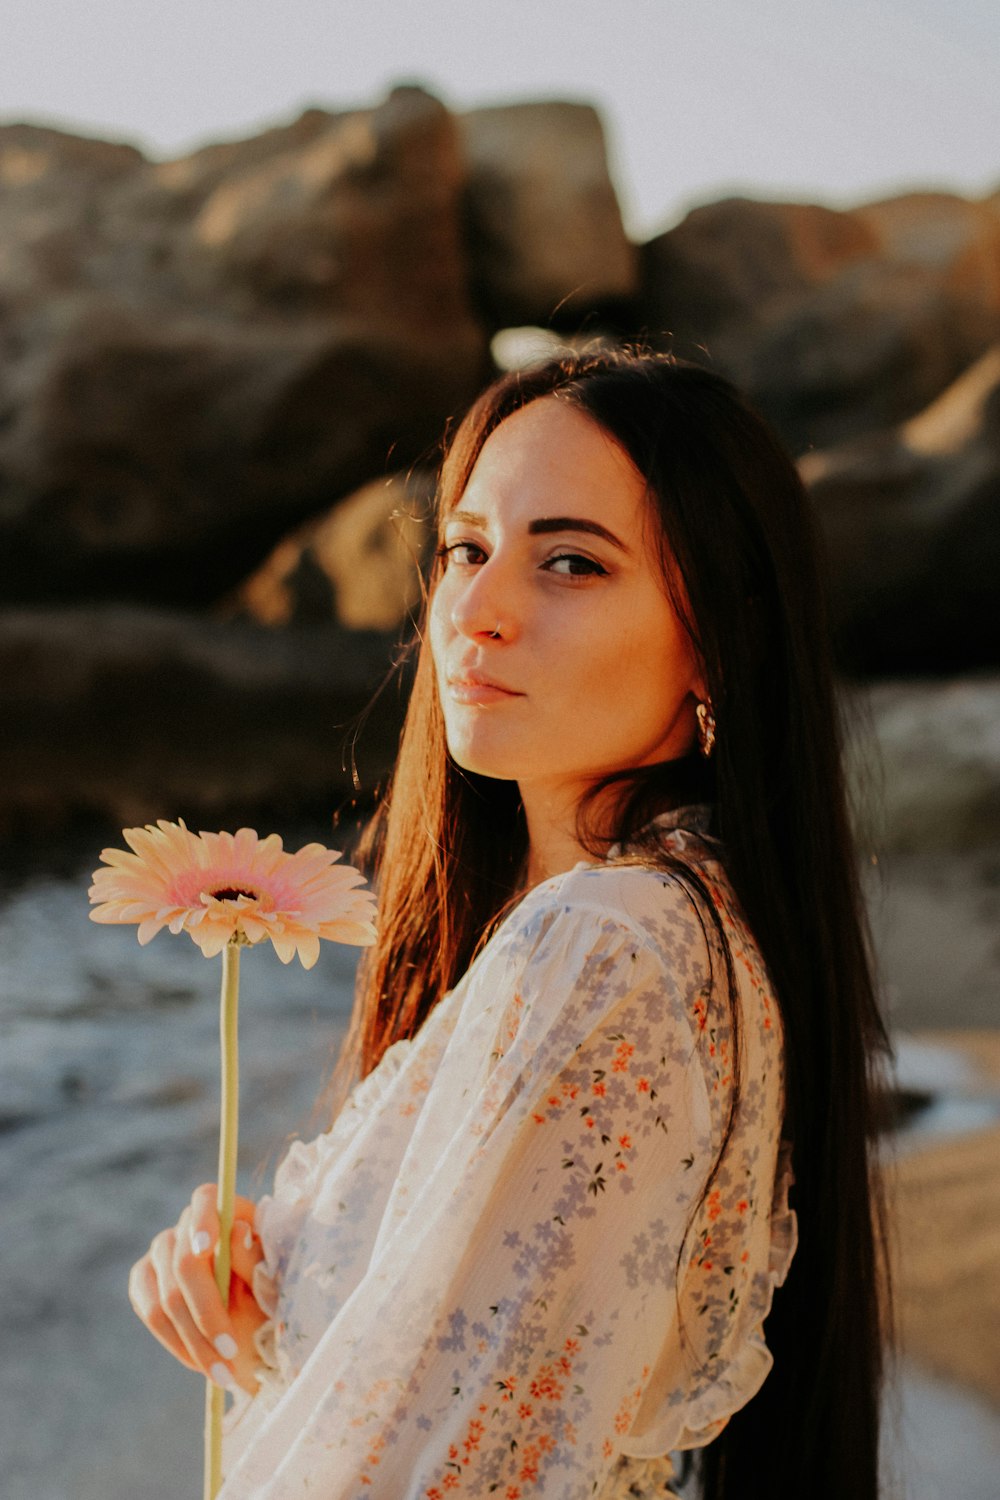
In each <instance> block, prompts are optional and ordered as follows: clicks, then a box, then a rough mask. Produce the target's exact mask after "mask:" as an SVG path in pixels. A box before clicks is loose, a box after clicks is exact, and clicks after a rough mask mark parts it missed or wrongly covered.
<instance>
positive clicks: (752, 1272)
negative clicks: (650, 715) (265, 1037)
mask: <svg viewBox="0 0 1000 1500" xmlns="http://www.w3.org/2000/svg"><path fill="white" fill-rule="evenodd" d="M707 815H708V809H707V808H704V807H701V806H699V807H696V808H684V809H678V810H676V811H675V813H673V814H670V815H667V816H666V817H665V818H661V819H658V820H657V821H658V822H659V823H661V824H663V826H664V828H665V830H666V832H665V837H666V840H667V843H668V845H669V846H670V847H671V848H672V849H674V850H675V851H676V852H677V853H680V854H682V855H683V856H684V858H686V859H687V860H689V861H690V862H692V863H693V864H695V865H696V867H697V869H698V871H699V873H700V874H701V876H702V877H703V879H704V880H705V881H706V883H707V884H708V887H709V889H710V892H711V896H712V900H713V902H714V904H715V906H716V907H717V909H718V910H719V912H720V914H721V916H722V918H723V921H724V924H725V930H726V933H727V937H728V939H729V941H730V943H731V945H732V951H733V956H734V958H735V961H736V963H735V967H736V974H737V979H738V1004H739V1007H740V1016H741V1024H742V1037H741V1042H742V1053H743V1061H742V1068H741V1078H742V1100H741V1104H740V1108H739V1110H738V1112H737V1115H736V1121H735V1126H734V1130H733V1133H732V1135H731V1137H730V1140H729V1143H728V1145H727V1147H726V1150H725V1152H724V1153H723V1156H722V1160H721V1164H720V1167H719V1170H718V1172H717V1174H716V1176H715V1179H714V1182H713V1183H712V1185H711V1188H710V1191H709V1192H708V1194H707V1196H706V1197H705V1201H704V1202H703V1203H702V1204H701V1206H700V1208H699V1207H697V1205H698V1203H699V1199H700V1198H701V1195H702V1191H703V1189H704V1187H705V1185H706V1182H707V1179H708V1177H709V1174H710V1172H711V1169H712V1166H713V1163H714V1162H715V1160H716V1156H717V1154H718V1151H719V1147H720V1145H721V1141H722V1137H723V1133H724V1129H725V1124H726V1117H727V1112H728V1109H729V1102H730V1094H731V1089H732V1055H731V1030H730V1023H729V1020H728V1014H727V1004H726V987H725V973H726V970H725V962H724V957H723V952H722V949H721V946H720V944H719V940H718V935H717V933H716V932H715V929H714V926H713V924H712V923H711V922H710V920H709V918H708V916H707V914H705V913H704V912H702V911H700V910H699V905H700V903H701V901H702V899H703V898H700V897H695V896H694V895H693V894H692V893H691V892H690V888H689V887H688V886H687V885H685V884H684V883H683V882H682V881H681V880H680V879H679V878H678V877H676V876H675V875H672V874H670V873H667V872H663V871H660V870H658V869H654V868H651V867H649V866H644V865H637V864H628V863H623V862H620V861H616V860H614V859H611V860H609V861H607V862H605V863H602V864H597V865H587V864H580V865H577V866H576V867H575V868H574V869H573V870H571V871H568V872H567V873H565V874H563V875H560V876H557V877H555V878H554V879H552V880H548V881H545V882H543V883H542V884H541V885H539V886H536V887H535V888H534V889H533V890H532V891H531V892H530V893H529V894H528V895H527V896H526V897H525V898H524V900H523V901H522V902H521V904H520V905H519V906H518V907H517V908H516V909H515V910H514V911H513V912H512V913H511V914H510V915H509V916H508V917H507V919H506V920H505V921H504V922H503V924H502V925H501V927H500V928H499V929H498V931H497V932H496V933H495V934H494V936H493V937H492V939H491V940H490V942H489V943H488V944H487V945H486V946H485V947H484V948H483V950H482V951H481V953H480V954H479V955H478V957H477V958H476V960H475V962H474V963H473V964H472V966H471V967H470V969H469V971H468V972H467V973H466V974H465V976H464V977H463V978H462V980H461V981H460V982H459V983H458V985H456V987H455V989H454V990H452V991H451V992H450V993H449V994H448V995H447V996H445V998H444V999H443V1000H442V1001H441V1002H440V1004H439V1005H438V1006H437V1007H436V1008H435V1009H434V1011H432V1013H431V1015H430V1017H429V1018H428V1020H427V1021H426V1022H425V1024H424V1026H423V1027H422V1028H421V1030H420V1032H419V1033H418V1035H417V1036H416V1037H415V1038H414V1039H413V1041H408V1042H397V1043H396V1044H395V1045H394V1046H393V1047H391V1048H390V1049H389V1051H388V1052H387V1053H386V1055H385V1057H384V1058H383V1060H382V1062H381V1063H380V1065H379V1066H378V1068H376V1069H375V1071H374V1072H373V1073H372V1074H371V1075H370V1076H369V1077H368V1078H367V1079H365V1080H364V1081H363V1082H362V1083H361V1084H360V1085H359V1086H358V1087H357V1088H356V1089H355V1091H354V1093H353V1094H352V1095H351V1098H350V1100H349V1101H348V1104H347V1105H346V1106H345V1108H344V1110H343V1111H342V1112H341V1114H340V1116H339V1117H338V1119H337V1121H336V1123H335V1124H334V1126H333V1128H332V1129H331V1130H330V1131H328V1132H327V1133H326V1134H324V1135H322V1136H320V1137H319V1138H318V1139H316V1140H315V1141H312V1142H310V1143H308V1144H304V1143H301V1142H297V1143H295V1144H294V1145H293V1146H292V1147H291V1149H290V1151H289V1152H288V1154H287V1156H286V1157H285V1159H284V1161H283V1162H282V1164H281V1166H280V1167H279V1169H278V1172H277V1175H276V1180H275V1189H274V1194H273V1195H272V1196H271V1197H268V1198H264V1199H262V1200H261V1203H260V1204H259V1206H258V1226H259V1231H260V1235H261V1239H262V1242H263V1245H264V1249H265V1261H264V1263H263V1265H262V1267H260V1268H259V1277H258V1284H257V1286H256V1287H255V1290H256V1291H257V1295H258V1300H259V1301H260V1302H261V1305H262V1306H263V1307H264V1308H265V1310H267V1311H269V1312H270V1313H271V1314H272V1317H271V1320H270V1321H269V1323H268V1324H266V1325H265V1327H264V1329H263V1330H262V1331H261V1335H260V1338H259V1345H260V1348H261V1353H262V1355H263V1357H264V1359H265V1361H266V1364H265V1366H264V1367H263V1368H262V1370H261V1376H262V1385H261V1389H260V1390H259V1391H258V1393H257V1395H256V1396H255V1397H253V1398H250V1397H248V1396H246V1395H239V1396H237V1398H236V1404H235V1406H234V1407H233V1408H232V1410H231V1411H230V1412H229V1413H228V1414H227V1417H226V1422H225V1428H226V1436H225V1451H224V1472H225V1474H226V1479H225V1483H224V1485H223V1488H222V1491H221V1500H249V1497H253V1500H307V1497H310V1496H322V1497H323V1500H361V1497H367V1500H451V1497H454V1500H482V1497H487V1496H498V1497H500V1500H537V1497H544V1500H583V1497H591V1496H593V1497H595V1500H618V1497H625V1496H649V1497H651V1496H653V1495H669V1493H670V1491H669V1489H668V1488H667V1487H666V1486H667V1484H668V1483H669V1479H670V1476H671V1474H672V1472H673V1471H672V1466H671V1463H670V1460H669V1457H668V1455H669V1454H670V1453H671V1452H674V1451H676V1450H678V1449H683V1448H691V1447H698V1446H701V1445H703V1444H705V1443H707V1442H709V1441H710V1440H711V1439H712V1437H714V1436H715V1435H716V1434H717V1433H718V1432H719V1431H721V1429H722V1427H724V1426H725V1423H726V1422H727V1421H728V1419H729V1417H730V1416H731V1415H732V1414H733V1413H734V1412H735V1411H737V1410H738V1409H739V1408H740V1407H741V1406H743V1405H744V1404H745V1403H746V1402H747V1401H748V1400H749V1399H750V1397H751V1396H753V1395H754V1393H755V1392H756V1391H757V1390H758V1388H759V1387H760V1385H761V1383H762V1382H763V1380H764V1378H765V1376H766V1374H767V1371H768V1369H769V1368H770V1365H771V1356H770V1354H769V1353H768V1350H767V1346H766V1344H765V1341H764V1337H763V1329H762V1323H763V1320H764V1318H765V1316H766V1314H767V1312H768V1310H769V1308H770V1304H771V1297H772V1293H773V1289H774V1287H775V1286H776V1285H780V1283H781V1282H782V1281H783V1280H784V1277H785V1274H786V1272H787V1269H788V1265H789V1263H790V1261H791V1258H792V1255H793V1253H794V1250H795V1241H796V1224H795V1214H794V1210H791V1209H790V1208H789V1207H788V1202H787V1193H788V1188H789V1186H790V1184H791V1182H792V1181H793V1178H792V1175H791V1165H790V1147H789V1144H788V1143H787V1142H783V1141H782V1140H781V1124H782V1115H783V1107H784V1081H783V1053H782V1036H781V1027H780V1015H779V1011H778V1009H777V1006H776V1004H775V1003H774V1001H773V998H772V995H771V992H770V985H769V981H768V976H767V974H766V971H765V968H764V965H763V962H762V960H761V957H760V954H759V952H758V950H757V948H756V946H755V944H754V942H753V939H752V938H751V936H750V934H749V932H748V931H747V929H746V926H745V923H744V921H743V919H742V916H741V914H740V912H739V909H738V906H737V903H736V900H735V897H734V895H733V893H732V891H731V888H730V887H729V885H728V882H727V880H726V876H725V872H724V869H723V867H722V864H721V863H720V861H719V858H718V855H719V852H720V846H719V845H718V844H717V843H716V841H715V840H712V839H709V838H708V837H707V836H705V830H706V828H707ZM682 825H684V826H682Z"/></svg>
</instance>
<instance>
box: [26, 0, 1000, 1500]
mask: <svg viewBox="0 0 1000 1500" xmlns="http://www.w3.org/2000/svg"><path fill="white" fill-rule="evenodd" d="M4 30H5V35H4V44H3V49H2V52H0V111H2V118H0V840H2V842H0V1133H2V1148H3V1150H2V1155H0V1186H2V1192H3V1213H2V1216H0V1326H2V1328H3V1339H2V1345H0V1347H2V1354H0V1493H2V1494H3V1495H4V1496H5V1497H9V1500H28V1497H30V1500H119V1497H121V1500H124V1497H125V1496H128V1497H130V1500H134V1497H140V1500H145V1497H148V1500H166V1497H167V1496H170V1497H174V1496H176V1495H177V1494H180V1493H185V1492H187V1493H190V1494H195V1493H197V1492H198V1485H199V1483H200V1478H199V1476H200V1450H201V1426H200V1409H201V1383H200V1381H198V1380H197V1379H196V1378H195V1377H193V1376H191V1375H190V1374H188V1373H187V1372H184V1371H182V1370H180V1369H179V1368H177V1367H175V1366H174V1364H173V1362H172V1361H171V1360H170V1358H169V1356H168V1355H166V1354H165V1353H163V1352H162V1351H161V1350H160V1349H159V1348H158V1346H157V1345H156V1344H154V1343H153V1341H152V1340H151V1339H150V1338H149V1336H148V1335H147V1334H146V1333H145V1332H144V1331H143V1330H142V1329H141V1327H140V1325H139V1324H138V1322H137V1320H136V1319H135V1318H134V1316H133V1315H132V1313H131V1311H130V1309H129V1307H128V1304H127V1298H126V1277H127V1272H128V1268H129V1266H130V1265H131V1264H132V1262H133V1261H134V1260H135V1259H137V1258H138V1256H139V1255H140V1254H142V1253H143V1251H144V1250H145V1249H146V1247H147V1245H148V1243H149V1240H150V1239H151V1238H152V1236H153V1234H154V1233H156V1232H157V1230H158V1229H160V1228H161V1227H163V1226H164V1225H165V1224H167V1223H168V1222H173V1220H174V1219H175V1218H176V1216H177V1214H178V1212H179V1211H180V1208H181V1207H182V1206H183V1204H184V1202H185V1201H186V1199H187V1197H188V1194H189V1192H190V1190H191V1188H192V1187H193V1186H194V1185H195V1184H196V1183H198V1182H200V1181H203V1180H206V1179H211V1178H214V1175H215V1160H214V1157H215V1138H216V1122H217V1097H216V1089H217V1085H216V1067H217V1062H216V1056H217V1044H216V1025H217V1022H216V986H217V983H218V975H217V973H216V968H215V966H206V965H205V964H204V963H203V961H202V960H201V958H200V955H199V954H198V952H197V950H196V949H195V948H194V946H193V945H192V944H191V943H190V942H189V941H188V940H187V939H186V938H183V937H182V938H178V939H176V940H173V941H171V940H170V939H169V938H168V937H164V936H161V937H160V938H159V939H158V940H157V942H156V943H155V944H154V945H153V946H152V948H150V949H148V950H145V951H143V952H140V950H139V949H138V947H137V945H136V943H135V938H134V934H133V933H132V932H131V931H130V930H125V929H121V930H118V929H98V928H95V927H93V926H92V925H91V924H90V923H89V922H88V920H87V900H86V888H87V885H88V883H89V875H90V872H91V871H92V870H93V868H94V866H95V865H96V863H97V857H98V853H99V851H100V849H101V847H102V846H104V845H107V844H120V843H121V837H120V830H121V828H122V826H123V825H128V824H132V823H136V822H144V821H147V820H151V819H155V818H157V817H167V818H171V819H173V818H177V817H184V818H186V819H187V820H188V821H189V822H191V823H192V824H193V825H195V826H196V827H225V826H237V825H238V824H239V823H252V824H254V826H256V827H258V828H259V829H260V830H261V831H262V832H265V831H270V830H271V829H274V830H276V831H279V832H281V833H282V834H283V835H284V836H285V839H286V842H287V843H288V844H289V846H291V847H297V845H298V843H299V842H304V841H306V840H307V839H310V838H319V839H321V840H324V841H326V842H331V841H332V842H334V843H338V841H339V843H340V844H343V843H344V842H345V841H349V839H350V837H351V833H352V829H353V828H354V827H355V826H356V822H357V819H358V818H359V817H360V816H361V815H363V813H364V810H365V807H366V806H367V805H368V803H369V802H370V798H371V795H372V792H373V788H374V787H375V786H376V784H377V783H378V781H379V779H380V778H381V777H383V776H384V774H385V772H386V770H387V769H388V768H389V767H390V766H391V763H392V759H393V755H394V751H395V746H396V742H397V736H398V731H399V725H400V721H401V714H402V710H403V706H404V698H405V681H402V682H400V681H398V680H396V679H393V680H392V681H390V680H389V678H390V673H391V669H392V666H393V663H394V662H395V661H396V660H397V659H398V657H399V654H400V643H401V641H402V640H403V639H405V637H406V634H407V629H408V623H409V618H410V611H411V610H412V609H413V607H414V605H415V603H416V602H417V600H418V598H419V568H420V566H421V565H422V564H423V562H424V560H425V558H426V555H427V544H428V541H429V538H428V528H427V526H426V522H425V518H426V514H427V505H428V501H429V496H430V493H431V489H432V486H433V477H434V467H435V462H436V458H437V452H438V447H437V445H438V442H439V440H440V438H441V435H442V433H443V431H444V429H445V426H446V423H448V422H449V421H452V422H453V421H454V420H456V419H457V418H458V417H460V415H461V414H462V412H463V410H464V409H465V407H466V405H467V404H468V403H469V401H470V400H471V399H472V397H473V396H474V395H475V394H476V392H477V391H478V390H479V389H480V388H481V387H482V385H484V384H485V383H486V382H487V381H488V380H489V379H490V377H491V376H492V375H493V374H494V373H495V371H497V370H498V369H501V368H510V367H513V366H517V365H519V364H523V363H525V362H528V361H530V360H531V359H533V358H536V357H538V356H540V355H543V354H545V353H547V352H548V351H550V350H551V349H553V348H558V347H560V346H562V345H564V344H578V343H580V342H588V341H594V340H612V341H613V340H616V339H622V338H627V339H635V338H643V339H645V340H647V341H648V342H650V343H652V344H653V345H654V346H656V347H659V348H664V349H668V348H669V349H673V350H674V351H675V352H676V353H678V354H680V355H683V356H685V357H688V358H694V359H698V360H700V361H702V362H704V363H706V364H707V365H709V366H711V367H712V368H715V369H718V370H721V371H723V372H724V373H726V374H727V375H730V376H731V377H733V378H734V379H735V380H736V381H737V382H738V383H739V384H741V385H742V386H743V387H744V388H745V389H746V390H747V391H748V393H749V394H750V396H751V397H752V399H753V400H754V401H755V402H756V404H757V405H758V407H759V408H760V409H761V410H762V411H763V413H764V414H765V415H766V416H767V417H768V418H769V419H770V420H771V421H772V422H773V424H774V425H775V426H776V428H777V429H778V431H779V432H780V433H781V435H782V437H783V438H784V440H785V442H786V444H787V445H788V447H789V449H790V450H791V452H792V453H793V454H794V456H795V457H796V459H797V461H798V462H799V465H800V467H801V472H802V474H803V477H804V479H805V482H806V484H807V486H808V488H809V491H810V494H811V496H812V499H813V502H814V504H815V508H816V514H817V517H818V520H819V523H820V528H821V532H822V535H823V538H824V542H825V546H826V549H827V554H828V558H829V567H830V578H831V599H832V611H833V627H834V632H835V638H836V644H837V652H838V659H839V663H840V672H841V687H842V694H843V701H844V707H845V712H846V714H847V715H848V717H849V720H850V723H851V725H852V726H853V733H852V741H851V767H852V780H853V785H854V790H855V800H856V804H857V819H858V833H859V857H860V858H861V860H862V865H863V870H864V877H865V883H866V890H867V892H868V896H869V907H870V914H871V921H872V926H873V931H874V935H875V941H876V947H877V952H878V960H879V966H880V976H881V986H882V993H883V996H884V1002H885V1006H886V1009H887V1012H888V1015H889V1019H890V1024H891V1028H892V1033H893V1037H894V1041H895V1045H896V1053H897V1068H898V1078H899V1089H898V1094H897V1106H898V1107H897V1111H896V1114H897V1118H896V1120H895V1122H894V1128H893V1129H892V1130H891V1131H889V1132H887V1134H886V1137H885V1143H884V1144H885V1153H886V1158H887V1161H888V1163H889V1165H890V1170H891V1177H892V1184H893V1196H894V1203H895V1222H896V1233H897V1264H898V1280H899V1297H900V1308H901V1313H902V1330H903V1356H902V1359H901V1362H900V1368H899V1372H898V1376H897V1378H896V1379H895V1381H894V1383H893V1386H892V1389H891V1392H890V1399H889V1402H888V1408H887V1414H888V1417H889V1421H888V1426H887V1437H886V1465H885V1468H886V1481H885V1494H886V1496H887V1497H889V1496H893V1497H895V1496H899V1497H903V1496H905V1497H906V1500H938V1497H944V1496H945V1495H947V1496H949V1497H950V1496H953V1495H955V1494H959V1495H961V1496H963V1500H980V1497H981V1500H987V1497H990V1500H995V1495H996V1473H997V1472H998V1468H997V1466H998V1463H1000V1270H998V1267H1000V924H998V918H1000V597H998V595H1000V588H998V579H1000V154H998V145H997V143H998V140H1000V130H998V126H1000V107H998V104H997V99H998V98H1000V88H998V83H1000V80H998V77H997V58H998V57H1000V12H998V11H997V10H996V8H995V7H992V6H987V5H986V4H985V0H953V3H952V4H951V5H950V7H949V8H948V9H947V11H944V10H943V9H942V8H941V7H940V6H938V5H931V4H930V3H929V0H884V3H883V4H881V5H880V6H879V7H878V8H877V11H876V10H875V9H874V8H873V7H871V6H870V5H867V4H866V5H862V4H860V3H858V0H838V3H837V4H836V6H835V5H834V4H833V3H832V0H830V3H828V0H812V3H810V0H805V3H803V0H758V3H757V4H756V5H754V6H752V7H749V6H746V5H745V4H743V3H742V0H716V3H714V4H713V5H711V6H697V7H683V8H682V7H681V6H680V5H679V4H677V3H674V0H627V3H626V4H625V5H624V6H622V5H618V6H611V5H609V4H607V3H606V0H572V3H570V0H546V3H545V4H544V5H542V6H540V5H538V4H537V3H536V0H507V3H506V4H505V5H504V6H502V7H486V6H478V5H469V4H460V3H458V0H425V3H423V4H417V5H408V6H401V5H399V4H398V0H394V3H393V0H368V3H367V4H366V5H365V7H364V8H362V7H358V6H354V5H348V4H346V3H343V0H326V3H320V0H295V4H294V5H291V6H286V7H280V8H279V7H274V6H265V5H264V4H262V3H260V0H241V3H239V4H236V3H235V0H213V3H212V5H211V6H205V5H204V4H195V3H193V0H175V3H174V4H172V5H171V6H169V7H159V8H152V7H150V8H146V7H135V6H126V5H125V3H124V0H90V3H89V4H88V5H87V6H85V7H77V8H75V9H68V8H67V7H65V6H64V5H62V4H58V3H56V0H36V3H35V4H34V5H33V7H32V8H31V10H30V11H29V10H28V9H27V8H22V10H21V12H20V14H19V15H18V16H16V17H10V18H8V19H7V21H6V22H5V28H4ZM338 812H339V813H340V815H341V822H340V824H339V826H338V827H336V828H335V827H334V824H333V818H334V815H335V814H337V813H338ZM353 958H354V954H353V952H352V950H348V949H335V948H331V949H329V950H328V951H326V952H324V955H323V957H322V959H321V961H320V964H319V965H318V967H317V968H316V969H315V970H313V971H312V972H311V973H310V974H304V973H302V972H301V971H299V970H293V969H284V968H282V966H281V965H280V964H279V963H278V962H277V960H276V959H275V958H274V956H273V954H271V953H270V952H267V953H263V952H258V953H255V954H253V955H252V956H251V957H250V958H249V959H248V961H247V962H246V964H245V965H244V970H245V979H244V988H243V1021H242V1048H243V1064H244V1076H243V1108H242V1133H243V1134H242V1148H243V1149H242V1158H241V1183H240V1186H241V1189H242V1190H243V1191H246V1192H248V1193H250V1194H252V1195H257V1196H259V1194H260V1193H261V1192H263V1191H265V1190H266V1188H267V1186H268V1183H269V1178H270V1171H271V1169H272V1167H273V1165H274V1162H275V1160H276V1158H277V1156H278V1155H279V1154H280V1151H281V1149H282V1145H283V1142H285V1141H286V1140H287V1139H288V1138H289V1137H290V1136H291V1135H292V1134H293V1133H295V1132H296V1131H302V1132H303V1133H309V1132H312V1133H315V1130H316V1129H318V1128H321V1125H322V1121H321V1120H320V1121H317V1120H316V1118H315V1117H314V1116H312V1114H311V1106H312V1104H313V1101H314V1100H315V1098H316V1096H317V1095H318V1094H319V1092H320V1089H321V1087H322V1084H323V1081H324V1078H325V1076H326V1074H327V1072H328V1070H329V1067H330V1065H331V1063H332V1059H333V1056H334V1053H335V1049H336V1043H337V1039H338V1037H339V1035H340V1034H341V1031H342V1027H343V1024H344V1019H345V1016H346V1013H347V1009H348V1006H349V1003H350V989H351V979H352V968H353Z"/></svg>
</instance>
